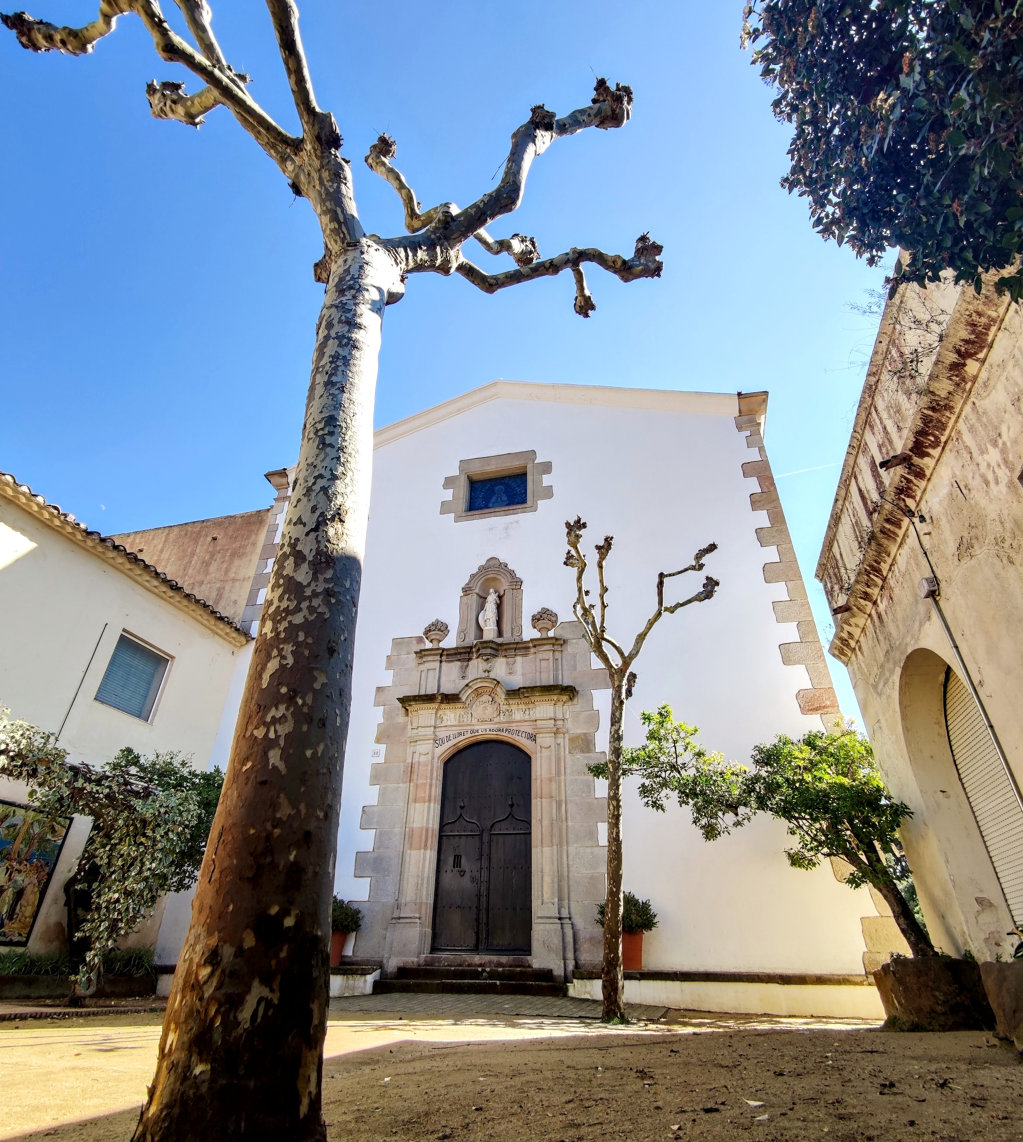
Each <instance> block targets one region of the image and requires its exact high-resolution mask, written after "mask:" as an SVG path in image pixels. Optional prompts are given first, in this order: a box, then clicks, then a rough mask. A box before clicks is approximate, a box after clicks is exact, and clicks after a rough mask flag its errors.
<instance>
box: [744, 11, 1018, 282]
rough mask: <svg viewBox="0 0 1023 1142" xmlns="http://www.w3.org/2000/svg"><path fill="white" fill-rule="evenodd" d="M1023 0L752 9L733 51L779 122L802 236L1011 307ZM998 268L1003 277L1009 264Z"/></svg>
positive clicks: (908, 276)
mask: <svg viewBox="0 0 1023 1142" xmlns="http://www.w3.org/2000/svg"><path fill="white" fill-rule="evenodd" d="M1021 38H1023V0H1015V2H1013V0H945V2H944V3H935V2H934V0H851V2H850V0H752V2H751V3H749V4H748V5H747V7H746V12H745V24H744V27H743V40H744V43H751V44H753V45H754V46H755V50H754V53H753V62H754V63H755V64H756V65H758V66H759V67H760V73H761V75H762V76H763V77H764V79H765V80H767V82H768V83H770V84H772V85H773V86H774V87H776V88H777V90H778V95H777V97H776V98H775V100H774V103H773V105H772V106H773V110H774V113H775V115H776V116H777V117H778V118H779V119H781V120H783V121H785V122H787V123H790V124H792V127H793V136H792V142H791V144H790V146H789V151H788V154H789V158H790V160H791V167H790V169H789V172H788V174H787V175H786V176H785V177H784V178H783V179H782V185H783V186H784V187H785V188H786V189H788V190H789V191H795V192H796V193H798V194H800V195H803V196H806V197H808V198H809V200H810V216H811V219H812V222H813V226H814V228H815V229H816V230H817V231H818V232H819V233H820V234H821V236H822V237H824V238H834V239H835V240H836V241H837V242H838V243H839V244H842V243H847V244H848V245H849V246H851V247H852V248H853V250H854V251H855V252H856V253H857V254H858V255H861V256H863V257H865V258H866V259H867V261H868V263H869V264H871V265H874V264H876V263H877V262H878V260H879V259H880V258H881V256H882V255H883V254H884V253H885V251H886V250H887V249H888V248H890V247H901V248H902V249H903V250H904V251H906V255H905V257H904V259H903V260H902V261H901V263H900V265H899V267H898V268H897V270H896V276H897V277H898V278H900V279H902V280H907V281H911V282H915V283H918V284H924V283H926V282H928V281H935V280H936V279H937V278H938V276H939V275H940V274H942V273H944V272H947V271H952V272H953V273H954V275H955V279H956V281H957V282H970V283H972V284H973V286H974V288H975V289H977V290H978V292H979V290H980V286H981V276H982V274H984V273H986V272H987V271H990V270H999V269H1005V272H1004V274H1003V276H1002V277H1001V278H1000V279H999V283H998V284H999V286H1000V288H1004V289H1008V290H1009V291H1010V293H1011V295H1012V297H1013V299H1014V300H1016V301H1019V300H1020V298H1021V297H1023V271H1021V269H1020V266H1019V264H1018V263H1019V258H1020V255H1021V253H1023V161H1021V160H1023V52H1021V51H1020V42H1021ZM1006 267H1007V268H1006Z"/></svg>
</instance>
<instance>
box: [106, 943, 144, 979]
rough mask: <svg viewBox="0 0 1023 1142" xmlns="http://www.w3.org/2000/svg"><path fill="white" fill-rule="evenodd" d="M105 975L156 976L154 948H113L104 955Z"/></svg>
mask: <svg viewBox="0 0 1023 1142" xmlns="http://www.w3.org/2000/svg"><path fill="white" fill-rule="evenodd" d="M103 974H104V975H155V974H156V968H155V967H154V962H153V949H152V948H111V949H110V951H109V952H105V953H104V955H103Z"/></svg>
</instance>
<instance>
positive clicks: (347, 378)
mask: <svg viewBox="0 0 1023 1142" xmlns="http://www.w3.org/2000/svg"><path fill="white" fill-rule="evenodd" d="M399 291H400V277H399V274H398V270H397V266H396V264H395V262H394V259H393V257H392V256H391V255H390V254H389V252H388V251H386V250H384V249H383V248H382V247H381V246H380V245H379V244H378V243H375V242H373V241H372V240H363V241H362V242H359V243H355V244H353V246H351V247H349V248H348V249H347V250H346V251H345V252H344V255H343V256H342V257H341V258H339V259H338V261H337V262H336V263H335V266H334V269H333V272H332V275H331V280H330V282H329V284H328V288H327V294H326V298H325V301H324V305H323V310H322V312H321V314H320V319H319V323H318V327H317V337H316V349H315V352H314V355H313V365H312V377H311V380H310V386H309V397H308V402H307V405H306V418H305V427H304V429H303V437H302V450H301V454H300V458H299V464H298V471H297V474H296V479H295V489H294V494H293V497H292V501H291V505H290V508H289V511H288V515H287V520H286V522H285V526H284V533H283V537H282V541H281V548H280V554H279V555H278V557H277V560H276V562H275V564H274V568H273V574H272V577H271V583H270V588H269V591H268V597H267V602H266V606H265V608H264V612H263V620H262V624H261V627H260V632H259V637H258V639H257V641H256V646H255V651H254V654H253V659H252V665H251V668H250V670H249V675H248V680H247V683H246V688H245V695H244V697H243V699H242V704H241V709H242V717H241V720H240V721H239V724H238V728H237V730H236V733H235V739H234V743H233V746H232V752H231V761H230V764H229V767H228V771H227V777H226V780H225V783H224V790H223V795H222V796H221V800H220V806H219V809H218V811H217V816H216V819H215V821H214V823H213V830H212V833H211V838H210V845H209V847H208V849H207V852H206V858H205V861H204V863H203V867H202V872H201V874H200V877H199V887H198V889H197V892H196V897H195V903H194V905H193V911H192V925H191V928H190V929H189V935H188V940H187V942H186V944H185V947H184V949H183V951H182V955H181V959H180V961H179V964H178V970H177V973H176V975H175V977H174V987H173V991H172V993H171V997H170V1001H169V1004H168V1008H167V1017H166V1021H165V1024H164V1031H163V1037H162V1039H161V1043H160V1058H159V1063H158V1067H157V1072H156V1077H155V1079H154V1081H153V1085H152V1087H151V1088H150V1090H151V1094H150V1099H149V1103H148V1105H147V1106H146V1107H145V1109H144V1110H143V1112H142V1115H141V1117H140V1119H139V1124H138V1127H137V1129H136V1132H135V1136H134V1137H135V1142H144V1140H145V1142H150V1140H156V1139H163V1140H166V1139H185V1138H224V1137H244V1138H246V1139H248V1140H253V1142H255V1140H260V1142H262V1140H263V1139H266V1142H271V1140H273V1142H280V1140H281V1139H284V1138H286V1139H288V1142H306V1140H310V1142H311V1140H314V1139H315V1140H322V1139H323V1138H325V1132H324V1126H323V1122H322V1114H321V1105H320V1078H321V1073H320V1072H321V1065H322V1064H321V1057H322V1047H323V1040H324V1036H325V1033H326V1018H327V1003H328V998H329V997H328V983H329V976H328V960H329V946H330V903H331V894H332V892H333V884H334V855H335V845H336V839H337V828H338V815H339V810H340V801H341V774H342V766H343V758H344V743H345V736H346V734H347V730H348V719H349V710H350V701H351V699H350V694H351V675H352V664H353V652H354V639H355V623H356V611H357V606H358V599H359V588H360V583H361V575H362V555H363V546H364V543H365V535H366V522H367V515H368V507H369V487H370V467H371V459H372V446H373V438H372V421H373V389H374V384H375V381H376V370H377V357H378V352H379V346H380V331H381V319H382V317H383V310H384V306H385V305H386V304H387V301H388V299H389V297H390V298H391V299H393V298H394V297H395V296H396V295H397V294H398V292H399ZM251 901H265V902H266V907H265V908H262V909H258V908H253V907H252V906H251V903H247V902H251ZM310 965H312V970H310ZM296 1013H302V1014H301V1016H300V1017H299V1018H296Z"/></svg>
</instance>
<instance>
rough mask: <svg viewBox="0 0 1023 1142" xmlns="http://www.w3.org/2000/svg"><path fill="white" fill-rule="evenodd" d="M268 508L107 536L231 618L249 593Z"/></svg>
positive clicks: (239, 613)
mask: <svg viewBox="0 0 1023 1142" xmlns="http://www.w3.org/2000/svg"><path fill="white" fill-rule="evenodd" d="M268 511H269V509H266V508H264V509H262V510H260V511H254V512H242V513H241V514H239V515H227V516H219V517H218V518H216V519H202V520H195V521H194V522H192V523H179V524H175V525H174V526H172V527H154V528H149V529H147V530H145V531H129V532H125V533H124V534H122V535H114V536H111V538H112V539H113V540H115V541H116V542H117V543H121V544H123V545H124V546H125V547H127V548H128V550H129V551H134V552H137V553H138V554H139V555H142V556H144V557H145V559H146V561H147V562H149V563H152V564H154V565H155V566H157V567H159V568H160V570H161V571H163V572H164V573H165V574H167V575H169V576H170V577H171V578H172V579H176V580H177V581H178V582H179V583H181V584H182V586H184V587H185V588H187V590H189V591H191V592H193V593H194V594H196V595H198V596H199V598H201V599H205V600H206V602H207V603H209V604H210V606H211V607H215V608H216V609H217V610H218V611H220V612H221V613H222V614H225V615H227V616H228V617H229V618H232V619H234V620H235V621H236V622H237V621H239V620H240V619H241V617H242V611H243V610H244V609H245V604H246V603H247V601H248V597H249V588H250V587H251V586H252V575H253V571H254V569H255V567H256V561H257V559H258V557H259V554H260V551H261V549H262V546H263V539H264V536H265V534H266V525H267V516H268Z"/></svg>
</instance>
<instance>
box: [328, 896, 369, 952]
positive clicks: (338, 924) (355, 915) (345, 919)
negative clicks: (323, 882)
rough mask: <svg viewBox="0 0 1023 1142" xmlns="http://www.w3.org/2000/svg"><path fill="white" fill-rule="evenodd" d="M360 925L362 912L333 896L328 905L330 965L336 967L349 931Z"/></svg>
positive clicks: (354, 930)
mask: <svg viewBox="0 0 1023 1142" xmlns="http://www.w3.org/2000/svg"><path fill="white" fill-rule="evenodd" d="M360 927H362V913H361V912H360V911H359V909H358V908H356V907H355V905H354V904H351V903H349V902H347V901H345V900H342V899H341V897H340V896H335V897H334V900H333V902H332V903H331V906H330V966H331V967H332V968H336V967H337V966H338V964H339V963H340V962H341V957H342V956H343V955H344V952H345V943H346V941H347V940H348V936H349V933H351V932H358V930H359V928H360Z"/></svg>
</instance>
